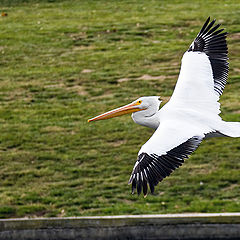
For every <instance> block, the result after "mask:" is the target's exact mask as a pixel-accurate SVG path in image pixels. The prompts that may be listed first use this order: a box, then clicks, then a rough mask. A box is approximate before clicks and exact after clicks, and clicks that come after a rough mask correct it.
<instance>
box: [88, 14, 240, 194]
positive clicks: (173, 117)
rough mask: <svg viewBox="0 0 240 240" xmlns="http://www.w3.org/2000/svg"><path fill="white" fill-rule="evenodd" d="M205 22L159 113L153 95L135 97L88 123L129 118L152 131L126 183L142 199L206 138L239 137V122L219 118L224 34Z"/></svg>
mask: <svg viewBox="0 0 240 240" xmlns="http://www.w3.org/2000/svg"><path fill="white" fill-rule="evenodd" d="M214 24H215V20H213V21H212V22H210V17H209V18H208V19H207V21H206V22H205V24H204V25H203V27H202V29H201V30H200V32H199V33H198V35H197V37H196V38H195V39H194V41H193V42H192V44H191V45H190V47H189V49H188V50H187V51H186V52H185V53H184V55H183V58H182V64H181V70H180V74H179V77H178V81H177V84H176V86H175V89H174V92H173V94H172V97H171V99H170V100H169V101H168V103H166V104H165V105H164V106H163V107H162V108H160V110H159V107H160V104H161V100H160V98H159V97H157V96H149V97H140V98H139V99H137V100H135V101H133V102H132V103H130V104H128V105H125V106H123V107H120V108H117V109H114V110H112V111H109V112H107V113H104V114H101V115H99V116H97V117H94V118H92V119H89V120H88V121H89V122H91V121H97V120H104V119H109V118H112V117H117V116H121V115H123V114H127V113H132V119H133V121H134V122H135V123H137V124H140V125H142V126H145V127H150V128H153V129H155V132H154V134H153V135H152V136H151V138H150V139H149V140H148V141H147V142H146V143H145V144H144V145H143V146H142V147H141V149H140V151H139V153H138V159H137V161H136V163H135V166H134V167H133V171H132V174H131V177H130V180H129V184H132V193H134V192H135V189H137V192H138V194H140V193H141V192H142V191H143V194H144V196H146V195H147V192H148V187H149V188H150V190H151V192H152V193H153V192H154V187H155V186H156V185H157V184H158V183H159V182H160V181H162V180H163V179H164V178H165V177H167V176H169V175H170V174H171V173H172V172H173V171H174V170H175V169H176V168H178V167H180V166H181V165H182V164H183V162H184V160H185V159H187V158H188V157H189V155H190V154H191V153H193V152H194V151H195V150H196V149H197V148H198V146H199V145H200V143H201V142H202V141H203V139H205V138H208V137H240V123H239V122H225V121H223V120H222V119H221V117H220V116H219V113H220V103H219V102H218V101H219V98H220V96H221V94H222V92H223V90H224V87H225V84H226V82H227V78H228V71H229V66H228V65H229V63H228V48H227V42H226V35H227V33H226V32H223V30H224V29H219V26H220V24H217V25H215V26H214Z"/></svg>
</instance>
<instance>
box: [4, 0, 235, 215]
mask: <svg viewBox="0 0 240 240" xmlns="http://www.w3.org/2000/svg"><path fill="white" fill-rule="evenodd" d="M0 11H1V17H0V25H1V27H0V218H9V217H37V216H45V217H56V216H81V215H121V214H152V213H156V214H157V213H180V212H181V213H182V212H236V211H239V210H240V192H239V181H240V174H239V170H240V139H230V138H217V139H209V140H205V141H204V142H203V143H202V144H201V146H200V147H199V149H198V150H197V151H196V152H195V153H194V154H193V155H192V156H191V157H190V159H188V160H186V162H185V164H184V165H183V166H182V167H181V168H180V169H178V170H176V171H175V172H174V173H173V174H172V175H171V176H170V177H169V178H166V179H165V180H164V181H163V182H161V183H160V184H159V185H158V186H157V187H156V190H155V192H156V193H155V195H154V196H153V195H148V197H147V198H145V199H144V198H143V196H139V197H138V196H137V195H131V189H130V188H131V186H128V184H127V183H128V179H129V177H130V173H131V171H132V168H133V166H134V164H135V161H136V159H137V153H138V151H139V149H140V147H141V145H143V144H144V143H145V142H146V141H147V140H148V139H149V138H150V136H151V135H152V133H153V130H151V129H148V128H144V127H141V126H139V125H136V124H134V123H133V121H132V119H131V117H130V116H123V117H121V118H116V119H111V120H108V121H101V122H96V123H95V122H94V123H87V119H89V118H91V117H94V116H95V115H98V114H100V113H103V112H105V111H108V110H111V109H113V108H115V107H119V106H121V105H125V104H127V103H129V102H131V101H133V100H135V99H137V98H138V97H140V96H147V95H157V96H161V98H162V99H163V104H165V103H166V102H167V100H168V99H169V98H170V96H171V94H172V92H173V90H174V86H175V83H176V81H177V78H178V73H179V68H180V63H181V58H182V55H183V53H184V52H185V51H186V50H187V49H188V47H189V45H190V44H191V42H192V41H193V39H194V38H195V36H196V34H197V33H198V32H199V30H200V28H201V27H202V25H203V23H204V22H205V20H206V19H207V17H208V16H211V17H212V19H213V18H216V19H217V22H218V23H222V25H223V27H224V28H225V29H226V31H227V32H229V35H228V46H229V57H230V59H229V62H230V72H229V81H228V84H227V86H226V88H225V91H224V93H223V95H222V97H221V101H220V102H221V104H222V107H221V110H222V113H221V117H222V118H223V119H224V120H226V121H240V103H239V102H240V61H239V57H240V3H239V1H235V0H230V1H223V0H218V1H187V0H185V1H184V0H182V1H180V0H173V1H157V0H135V1H134V0H133V1H122V0H118V1H115V0H98V1H94V0H91V1H87V0H73V1H53V0H52V1H50V0H49V1H37V0H35V1H34V0H28V1H21V0H11V1H7V0H6V1H4V0H1V1H0Z"/></svg>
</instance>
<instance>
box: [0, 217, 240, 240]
mask: <svg viewBox="0 0 240 240" xmlns="http://www.w3.org/2000/svg"><path fill="white" fill-rule="evenodd" d="M0 239H6V240H7V239H12V240H14V239H17V240H21V239H29V240H35V239H41V240H44V239H48V240H49V239H58V240H61V239H66V240H67V239H83V240H85V239H93V240H94V239H119V240H121V239H151V240H152V239H165V240H166V239H171V240H174V239H240V213H193V214H189V213H188V214H162V215H122V216H89V217H66V218H34V219H28V218H23V219H21V218H18V219H0Z"/></svg>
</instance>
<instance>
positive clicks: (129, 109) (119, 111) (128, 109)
mask: <svg viewBox="0 0 240 240" xmlns="http://www.w3.org/2000/svg"><path fill="white" fill-rule="evenodd" d="M139 105H140V103H139V102H136V103H130V104H128V105H125V106H123V107H120V108H116V109H114V110H111V111H109V112H106V113H103V114H101V115H99V116H96V117H94V118H91V119H89V120H88V122H92V121H98V120H104V119H109V118H114V117H118V116H121V115H124V114H127V113H133V112H137V111H142V110H145V109H140V108H139Z"/></svg>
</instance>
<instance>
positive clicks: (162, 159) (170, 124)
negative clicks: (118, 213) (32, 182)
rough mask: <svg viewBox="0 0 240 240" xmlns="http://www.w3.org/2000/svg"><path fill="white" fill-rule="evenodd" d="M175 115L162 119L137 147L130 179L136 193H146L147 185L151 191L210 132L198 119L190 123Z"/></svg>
mask: <svg viewBox="0 0 240 240" xmlns="http://www.w3.org/2000/svg"><path fill="white" fill-rule="evenodd" d="M176 117H177V118H176V119H175V120H169V121H166V120H165V121H163V122H161V123H160V126H159V127H158V129H157V130H156V131H155V133H154V134H153V135H152V137H151V138H150V139H149V140H148V141H147V142H146V143H145V144H144V145H143V146H142V148H141V150H140V151H139V154H138V160H137V161H136V163H135V166H134V168H133V171H132V174H131V177H130V180H129V184H132V193H134V191H135V189H137V192H138V194H140V193H141V192H142V191H143V194H144V195H146V194H147V191H148V186H149V187H150V190H151V192H152V193H153V192H154V187H155V186H156V185H157V184H158V183H159V182H160V181H162V180H163V179H164V178H165V177H167V176H169V175H170V174H171V173H172V172H173V171H174V170H175V169H176V168H178V167H180V166H181V165H182V164H183V162H184V159H187V158H188V157H189V155H190V154H191V153H193V152H194V151H195V150H196V149H197V148H198V146H199V145H200V143H201V141H202V140H203V138H204V137H205V135H206V134H207V133H209V132H211V129H209V128H208V127H204V126H203V125H202V124H201V123H198V124H197V123H196V124H194V125H191V124H189V122H188V121H184V120H183V119H179V118H178V116H177V115H176Z"/></svg>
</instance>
